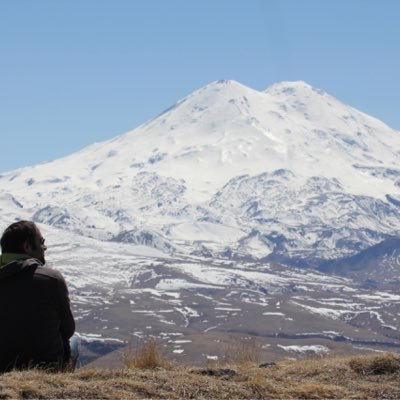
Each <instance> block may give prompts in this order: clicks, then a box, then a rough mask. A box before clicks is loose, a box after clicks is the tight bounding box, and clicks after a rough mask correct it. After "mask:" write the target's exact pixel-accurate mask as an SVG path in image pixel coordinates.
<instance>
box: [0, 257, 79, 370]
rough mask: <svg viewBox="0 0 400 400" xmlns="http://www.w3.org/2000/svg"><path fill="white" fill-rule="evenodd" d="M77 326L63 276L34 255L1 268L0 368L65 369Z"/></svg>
mask: <svg viewBox="0 0 400 400" xmlns="http://www.w3.org/2000/svg"><path fill="white" fill-rule="evenodd" d="M74 331H75V322H74V318H73V316H72V313H71V309H70V303H69V297H68V289H67V286H66V284H65V281H64V278H63V277H62V275H61V274H60V273H59V272H57V271H55V270H53V269H50V268H46V267H43V266H42V264H41V263H40V261H38V260H36V259H34V258H27V259H20V260H15V261H12V262H10V263H8V264H6V265H4V266H2V267H1V268H0V371H3V372H4V371H9V370H11V369H12V368H18V369H20V368H26V367H31V366H43V367H49V368H62V366H63V365H64V363H65V362H66V361H67V360H68V358H69V355H70V347H69V338H70V337H71V336H72V335H73V333H74Z"/></svg>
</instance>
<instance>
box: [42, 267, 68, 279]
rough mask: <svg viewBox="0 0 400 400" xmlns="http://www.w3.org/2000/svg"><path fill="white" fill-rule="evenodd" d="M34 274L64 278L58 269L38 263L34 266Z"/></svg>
mask: <svg viewBox="0 0 400 400" xmlns="http://www.w3.org/2000/svg"><path fill="white" fill-rule="evenodd" d="M35 274H37V275H43V276H47V277H49V278H52V279H57V280H64V277H63V276H62V274H61V272H60V271H57V270H55V269H53V268H50V267H45V266H42V265H39V266H38V268H36V270H35Z"/></svg>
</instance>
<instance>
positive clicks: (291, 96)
mask: <svg viewBox="0 0 400 400" xmlns="http://www.w3.org/2000/svg"><path fill="white" fill-rule="evenodd" d="M399 156H400V134H399V133H398V132H396V131H394V130H392V129H390V128H389V127H388V126H386V125H385V124H383V123H382V122H380V121H378V120H376V119H375V118H372V117H370V116H368V115H366V114H363V113H361V112H359V111H357V110H355V109H354V108H352V107H349V106H347V105H345V104H343V103H341V102H340V101H338V100H337V99H335V98H333V97H332V96H330V95H328V94H326V93H324V92H322V91H321V90H319V89H315V88H313V87H311V86H309V85H308V84H306V83H304V82H282V83H278V84H275V85H273V86H271V87H270V88H268V89H267V90H266V91H264V92H260V91H256V90H253V89H250V88H248V87H246V86H243V85H241V84H240V83H237V82H235V81H217V82H213V83H211V84H209V85H207V86H205V87H203V88H201V89H199V90H197V91H195V92H194V93H192V94H191V95H189V96H187V97H186V98H184V99H183V100H181V101H179V102H178V103H177V104H176V105H174V106H173V107H171V108H170V109H169V110H167V111H165V112H164V113H162V114H161V115H160V116H158V117H156V118H155V119H153V120H151V121H149V122H148V123H146V124H144V125H142V126H140V127H138V128H136V129H134V130H133V131H131V132H128V133H126V134H124V135H121V136H118V137H116V138H114V139H112V140H109V141H106V142H102V143H97V144H94V145H92V146H89V147H87V148H85V149H83V150H81V151H80V152H78V153H75V154H72V155H70V156H68V157H65V158H62V159H59V160H55V161H51V162H48V163H44V164H40V165H36V166H33V167H29V168H23V169H19V170H16V171H11V172H7V173H3V174H1V175H0V194H1V196H3V197H2V198H5V197H4V196H12V199H13V200H12V201H11V203H10V202H9V203H8V204H10V205H11V206H12V207H15V208H18V207H23V208H24V210H25V211H27V213H28V214H29V215H31V216H32V218H33V219H35V220H36V221H38V222H41V223H44V224H49V225H53V226H56V227H59V228H61V229H68V230H71V231H74V232H76V233H79V234H81V235H84V236H90V237H94V238H98V239H101V240H114V241H115V240H117V241H118V240H120V241H128V242H129V241H131V242H132V243H135V244H141V243H144V244H146V245H148V246H153V247H156V248H159V249H161V250H162V251H167V252H169V253H171V252H172V253H174V252H175V253H176V252H178V253H180V252H183V253H190V254H197V255H201V256H205V255H207V256H211V255H213V254H219V255H220V256H226V257H232V256H236V257H253V258H254V257H255V258H260V257H265V256H268V255H269V254H272V253H274V254H280V255H284V256H290V257H300V258H304V257H303V256H304V255H306V256H305V257H306V258H336V257H338V256H344V255H351V254H354V253H355V252H357V251H359V250H361V249H363V248H366V247H368V246H370V245H373V244H375V243H377V242H379V241H380V240H383V239H384V238H385V237H387V236H388V235H389V236H390V235H392V236H393V235H396V234H398V233H399V228H398V227H399V226H400V225H399V221H400V208H399V204H400V202H399V201H398V200H397V199H400V163H399ZM301 254H302V255H301Z"/></svg>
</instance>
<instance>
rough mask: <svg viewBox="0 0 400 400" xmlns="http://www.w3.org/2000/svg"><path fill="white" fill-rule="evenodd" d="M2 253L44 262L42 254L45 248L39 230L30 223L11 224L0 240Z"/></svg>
mask: <svg viewBox="0 0 400 400" xmlns="http://www.w3.org/2000/svg"><path fill="white" fill-rule="evenodd" d="M0 244H1V252H2V253H20V254H27V255H28V256H31V257H33V258H37V259H38V260H39V261H40V262H42V263H43V264H44V263H45V262H46V260H45V258H44V252H45V251H46V250H47V247H46V246H45V244H44V239H43V236H42V234H41V233H40V230H39V228H38V227H37V226H36V225H35V224H34V223H33V222H31V221H18V222H15V223H13V224H11V225H10V226H9V227H8V228H7V229H6V230H5V231H4V233H3V236H2V237H1V239H0Z"/></svg>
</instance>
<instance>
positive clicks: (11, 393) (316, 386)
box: [0, 353, 400, 399]
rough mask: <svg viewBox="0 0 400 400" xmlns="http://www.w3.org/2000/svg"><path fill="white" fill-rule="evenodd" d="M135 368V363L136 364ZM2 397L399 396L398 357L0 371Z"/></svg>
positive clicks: (277, 397)
mask: <svg viewBox="0 0 400 400" xmlns="http://www.w3.org/2000/svg"><path fill="white" fill-rule="evenodd" d="M136 367H137V365H136ZM0 398H1V399H9V398H16V399H28V398H29V399H30V398H41V399H54V398H60V399H67V398H83V399H94V398H96V399H97V398H102V399H128V398H140V399H142V398H153V399H156V398H158V399H160V398H170V399H189V398H196V399H210V398H213V399H239V398H240V399H271V398H272V399H299V398H301V399H325V398H331V399H343V398H346V399H352V398H353V399H355V398H357V399H360V398H362V399H377V398H379V399H397V398H400V357H399V356H398V355H394V354H389V353H388V354H379V355H365V356H357V357H347V358H345V357H323V358H312V359H305V360H300V361H293V360H285V361H282V362H279V363H277V364H272V365H267V366H264V367H263V368H261V367H260V366H257V365H255V364H253V365H250V364H246V363H241V364H240V365H237V364H236V365H234V366H233V365H230V366H223V367H221V366H207V368H203V369H200V368H196V369H195V368H190V367H183V366H174V365H168V364H164V366H163V367H161V366H158V367H156V368H132V365H131V367H130V368H128V367H127V368H125V369H120V370H113V371H111V370H100V369H88V368H82V369H79V370H77V371H76V372H75V373H59V374H52V373H46V372H40V371H27V372H11V373H8V374H4V375H1V376H0Z"/></svg>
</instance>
